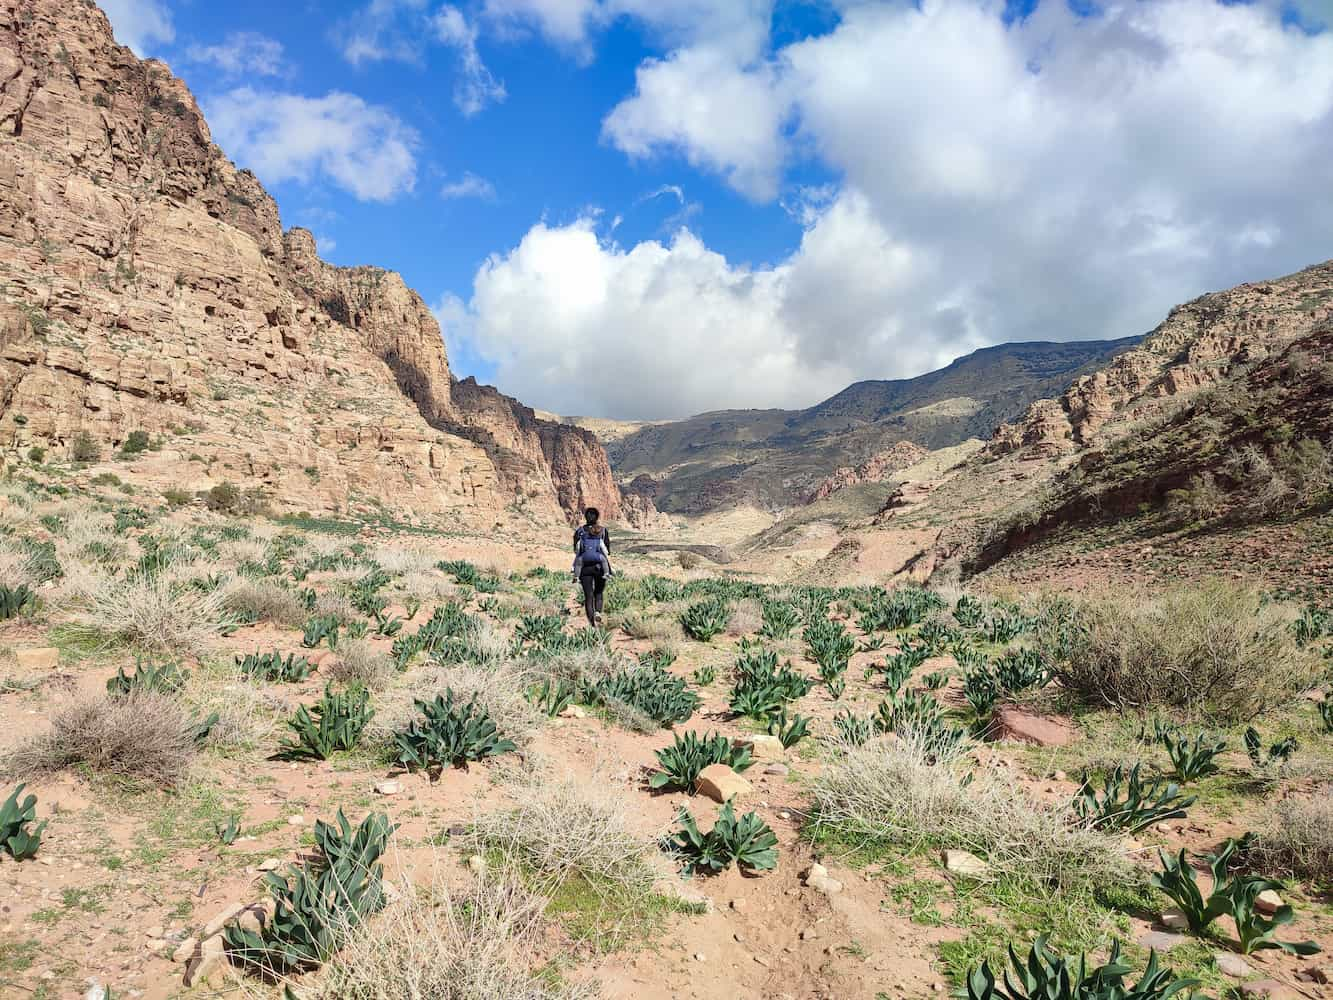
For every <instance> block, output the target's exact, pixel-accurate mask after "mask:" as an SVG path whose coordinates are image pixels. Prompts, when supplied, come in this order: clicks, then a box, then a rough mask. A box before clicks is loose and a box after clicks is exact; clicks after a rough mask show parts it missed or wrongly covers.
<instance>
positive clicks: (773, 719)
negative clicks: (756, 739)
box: [768, 708, 810, 750]
mask: <svg viewBox="0 0 1333 1000" xmlns="http://www.w3.org/2000/svg"><path fill="white" fill-rule="evenodd" d="M768 735H769V736H776V737H777V738H778V741H779V742H781V744H782V748H783V749H784V750H790V749H791V748H792V747H794V746H796V744H797V743H800V742H801V740H803V739H805V738H806V737H807V736H809V735H810V719H809V718H808V717H807V716H804V715H799V714H798V715H795V716H792V717H791V718H788V717H787V709H786V708H782V709H779V710H778V712H777V714H776V715H771V716H769V718H768Z"/></svg>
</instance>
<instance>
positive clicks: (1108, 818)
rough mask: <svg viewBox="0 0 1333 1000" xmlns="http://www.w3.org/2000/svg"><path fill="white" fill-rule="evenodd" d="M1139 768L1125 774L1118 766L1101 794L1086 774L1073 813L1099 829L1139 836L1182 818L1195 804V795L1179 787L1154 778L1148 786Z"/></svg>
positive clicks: (1075, 797) (1104, 785)
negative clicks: (1141, 832)
mask: <svg viewBox="0 0 1333 1000" xmlns="http://www.w3.org/2000/svg"><path fill="white" fill-rule="evenodd" d="M1139 767H1140V765H1138V764H1135V765H1134V767H1133V768H1131V769H1130V770H1129V771H1126V770H1125V769H1124V768H1123V767H1121V766H1119V765H1117V766H1116V768H1115V769H1114V770H1112V771H1111V773H1110V774H1108V775H1107V776H1106V781H1105V782H1104V783H1103V785H1102V788H1101V791H1100V792H1099V791H1098V790H1097V789H1096V788H1095V787H1094V786H1093V783H1092V779H1091V778H1089V777H1088V775H1087V773H1086V772H1084V774H1083V777H1082V780H1081V781H1080V783H1079V790H1078V792H1077V794H1076V795H1075V796H1074V801H1073V810H1074V813H1075V814H1076V815H1077V816H1078V817H1079V818H1080V819H1081V820H1083V821H1084V822H1086V823H1088V824H1089V825H1090V826H1092V827H1095V828H1096V829H1099V830H1119V831H1123V832H1125V833H1131V834H1133V833H1138V832H1139V831H1140V830H1143V829H1146V828H1147V827H1150V826H1152V825H1153V824H1154V823H1161V822H1163V821H1165V820H1168V819H1183V818H1184V817H1185V810H1186V809H1188V808H1189V807H1190V806H1192V805H1193V804H1194V796H1192V795H1191V796H1189V797H1186V796H1183V795H1181V794H1180V786H1179V785H1176V784H1175V783H1173V782H1166V781H1164V780H1163V779H1161V778H1154V779H1153V781H1152V783H1151V784H1145V783H1144V781H1143V780H1142V778H1140V776H1139Z"/></svg>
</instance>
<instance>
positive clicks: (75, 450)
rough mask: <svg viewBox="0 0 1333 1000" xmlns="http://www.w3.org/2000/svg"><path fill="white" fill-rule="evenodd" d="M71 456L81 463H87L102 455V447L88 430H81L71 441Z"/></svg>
mask: <svg viewBox="0 0 1333 1000" xmlns="http://www.w3.org/2000/svg"><path fill="white" fill-rule="evenodd" d="M69 457H70V459H71V460H73V461H75V462H78V463H79V464H80V465H86V464H88V463H89V462H96V461H97V460H98V459H99V458H101V457H102V448H101V446H100V445H99V444H98V443H97V442H96V441H95V440H94V439H93V436H92V435H91V434H89V433H88V432H87V431H79V433H77V434H75V435H74V440H73V441H72V442H70V446H69Z"/></svg>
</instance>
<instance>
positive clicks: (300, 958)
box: [225, 810, 397, 977]
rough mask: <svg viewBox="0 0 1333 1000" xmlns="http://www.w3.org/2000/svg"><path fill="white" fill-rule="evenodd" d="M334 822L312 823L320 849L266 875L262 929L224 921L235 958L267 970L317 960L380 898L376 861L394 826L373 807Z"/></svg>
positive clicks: (301, 967)
mask: <svg viewBox="0 0 1333 1000" xmlns="http://www.w3.org/2000/svg"><path fill="white" fill-rule="evenodd" d="M337 823H338V825H337V826H336V827H335V826H333V825H331V824H328V823H325V822H323V821H322V820H320V821H318V822H316V823H315V846H316V849H317V853H316V854H315V856H314V857H312V858H310V859H308V860H307V861H305V862H304V863H303V864H302V865H301V866H300V867H299V868H296V867H291V868H289V869H288V870H287V871H286V872H269V873H268V874H267V875H265V876H264V881H265V883H266V884H267V885H268V887H269V892H270V894H271V895H272V897H273V902H274V904H275V910H274V913H273V917H272V919H270V920H268V921H267V922H266V923H265V924H264V926H263V929H262V930H261V931H260V932H259V933H255V932H254V931H248V930H244V929H242V928H241V927H240V926H239V925H237V924H232V925H230V926H228V927H227V929H226V932H225V933H226V948H227V953H228V956H229V958H230V959H231V961H232V963H233V964H234V965H237V966H238V967H240V968H247V969H250V970H252V971H254V972H257V973H259V974H260V975H263V976H265V977H275V976H288V975H294V974H297V973H301V972H305V971H308V970H310V969H313V968H316V967H317V966H319V965H320V964H321V963H323V962H324V961H325V960H327V959H328V957H329V956H330V955H332V954H333V953H334V952H335V951H336V950H337V949H338V947H339V946H340V945H341V943H342V941H343V940H344V938H345V937H346V935H347V933H348V932H349V931H351V930H352V929H354V928H356V927H357V926H359V925H360V924H361V923H362V922H363V921H364V920H365V919H366V918H367V917H369V916H370V915H372V914H374V913H376V912H377V911H378V910H380V909H381V908H382V907H383V906H384V889H383V874H384V871H383V867H382V866H381V865H380V863H379V861H380V858H381V857H382V856H383V855H384V851H385V848H386V847H387V845H388V841H389V837H390V835H391V834H392V833H393V831H394V830H396V829H397V827H395V826H390V825H389V818H388V817H387V816H385V815H383V814H382V813H372V814H371V815H369V816H367V817H366V818H365V819H364V820H362V822H361V825H360V826H359V827H357V828H356V829H355V830H353V829H352V825H351V823H349V822H348V821H347V817H346V816H344V815H343V813H342V810H339V811H338V818H337Z"/></svg>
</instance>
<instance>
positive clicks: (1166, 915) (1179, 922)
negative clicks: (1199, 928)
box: [1162, 907, 1190, 931]
mask: <svg viewBox="0 0 1333 1000" xmlns="http://www.w3.org/2000/svg"><path fill="white" fill-rule="evenodd" d="M1189 925H1190V922H1189V918H1188V917H1186V916H1185V911H1184V910H1179V909H1176V908H1175V907H1172V908H1171V909H1169V910H1163V911H1162V926H1163V927H1165V928H1166V929H1167V930H1169V931H1183V930H1185V929H1186V928H1187V927H1189Z"/></svg>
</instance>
